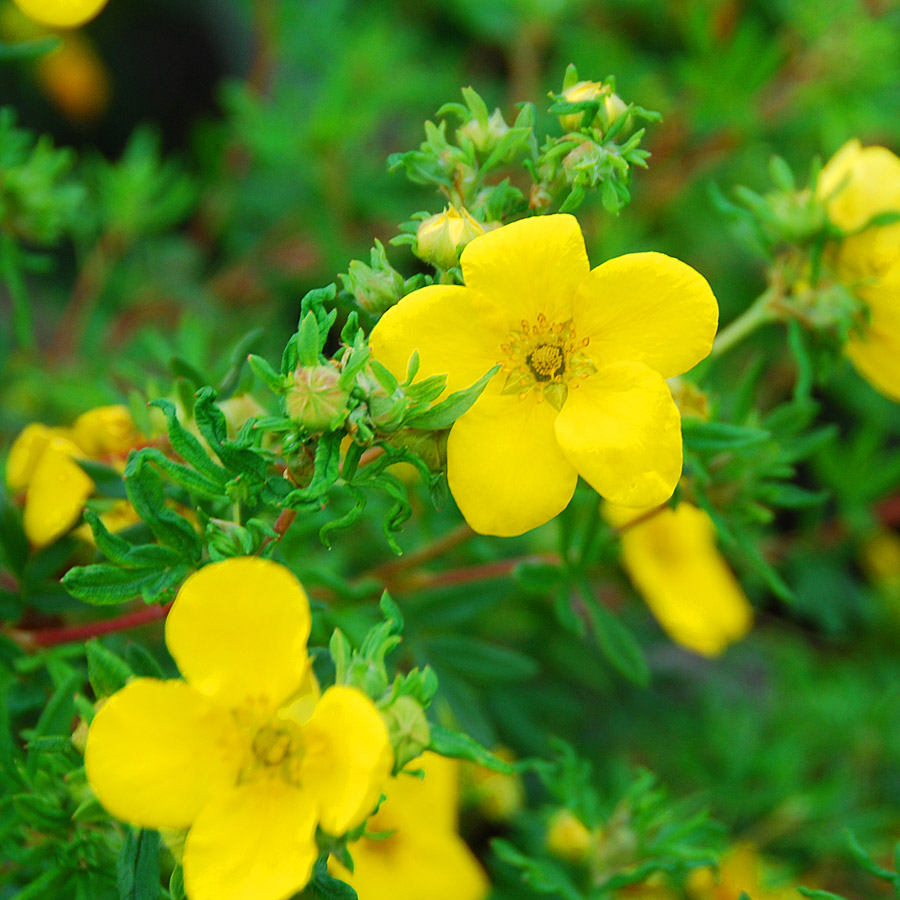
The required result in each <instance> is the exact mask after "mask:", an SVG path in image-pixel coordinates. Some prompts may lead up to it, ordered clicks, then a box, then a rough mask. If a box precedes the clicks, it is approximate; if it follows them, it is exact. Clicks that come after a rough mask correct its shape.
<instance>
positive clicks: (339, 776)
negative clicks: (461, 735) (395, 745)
mask: <svg viewBox="0 0 900 900" xmlns="http://www.w3.org/2000/svg"><path fill="white" fill-rule="evenodd" d="M303 740H304V743H305V746H306V755H305V756H304V758H303V765H302V768H301V774H300V778H301V783H302V785H303V790H304V791H305V792H307V793H308V794H309V795H310V796H311V797H312V798H313V800H314V801H315V803H316V804H317V806H318V810H319V823H320V824H321V826H322V828H323V829H325V831H327V832H328V833H329V834H333V835H341V834H343V833H344V832H345V831H348V830H349V829H351V828H355V827H356V826H357V825H359V824H360V823H361V822H363V821H364V820H365V818H366V816H368V815H369V813H371V812H372V809H373V808H374V806H375V804H376V803H377V802H378V798H379V796H380V795H381V791H382V789H383V788H384V786H385V784H386V783H387V780H388V777H389V776H390V773H391V768H392V766H393V764H394V757H393V753H392V752H391V747H390V744H389V742H388V733H387V728H386V727H385V724H384V722H383V721H382V719H381V716H380V715H379V714H378V710H377V709H376V708H375V704H374V703H372V701H371V700H370V699H369V698H368V697H366V695H365V694H363V693H362V692H361V691H358V690H357V689H356V688H352V687H344V686H341V685H339V686H337V687H332V688H329V689H328V690H327V691H325V693H324V694H323V695H322V699H321V700H320V701H319V703H318V705H317V706H316V710H315V712H314V713H313V714H312V716H311V717H310V719H309V721H308V722H307V723H306V724H305V725H304V726H303Z"/></svg>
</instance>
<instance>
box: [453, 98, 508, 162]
mask: <svg viewBox="0 0 900 900" xmlns="http://www.w3.org/2000/svg"><path fill="white" fill-rule="evenodd" d="M508 131H509V125H507V124H506V120H505V119H504V118H503V113H502V112H500V110H499V109H495V110H494V111H493V112H492V113H491V116H490V118H489V119H486V120H484V121H480V120H479V119H477V118H472V119H469V121H468V122H466V123H465V124H464V125H460V127H459V128H457V129H456V133H457V134H458V135H465V136H466V137H467V138H468V139H469V140H470V141H471V142H472V143H473V144H474V145H475V149H476V150H477V151H478V152H479V153H483V154H488V153H490V152H491V151H492V150H493V149H494V147H496V146H497V144H499V143H500V141H501V140H502V139H503V136H504V135H505V134H506V133H507V132H508Z"/></svg>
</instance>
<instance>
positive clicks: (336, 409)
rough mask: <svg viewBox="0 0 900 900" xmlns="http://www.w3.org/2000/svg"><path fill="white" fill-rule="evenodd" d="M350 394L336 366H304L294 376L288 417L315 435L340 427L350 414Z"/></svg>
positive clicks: (289, 397) (287, 402) (286, 400)
mask: <svg viewBox="0 0 900 900" xmlns="http://www.w3.org/2000/svg"><path fill="white" fill-rule="evenodd" d="M349 399H350V392H349V391H348V390H347V389H346V388H345V387H344V386H343V385H342V384H341V374H340V372H338V370H337V369H335V368H334V367H333V366H301V367H300V368H299V369H295V370H294V372H293V373H292V375H291V384H290V386H289V387H288V390H287V393H286V394H285V398H284V403H285V409H286V411H287V414H288V415H289V416H290V417H291V418H292V419H293V420H294V421H295V422H296V423H297V424H298V425H302V426H303V427H304V428H305V429H306V430H307V431H311V432H314V433H318V432H323V431H330V430H331V429H333V428H337V427H338V425H340V424H341V422H343V420H344V418H345V417H346V415H347V401H348V400H349Z"/></svg>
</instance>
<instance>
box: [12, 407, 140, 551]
mask: <svg viewBox="0 0 900 900" xmlns="http://www.w3.org/2000/svg"><path fill="white" fill-rule="evenodd" d="M139 439H140V435H139V434H138V432H137V430H136V429H135V427H134V423H133V422H132V420H131V416H130V414H129V412H128V410H127V409H126V408H125V407H124V406H101V407H98V408H97V409H93V410H90V411H89V412H86V413H84V414H82V415H80V416H79V417H78V418H77V419H76V420H75V422H74V423H73V425H72V427H71V428H48V427H47V426H46V425H41V424H39V423H34V424H31V425H28V426H26V427H25V428H24V429H23V431H22V432H21V434H20V435H19V436H18V437H17V438H16V440H15V441H14V442H13V445H12V447H11V448H10V451H9V457H8V458H7V461H6V484H7V486H8V487H9V489H10V491H12V492H13V493H23V492H24V494H25V512H24V517H23V518H24V522H23V524H24V527H25V534H26V535H27V536H28V540H29V541H31V543H32V544H34V545H35V546H36V547H46V546H47V545H48V544H52V543H53V542H54V541H55V540H57V539H59V538H60V537H62V536H63V535H64V534H65V533H66V532H67V531H68V530H69V529H70V528H72V526H73V525H75V523H76V522H77V521H78V520H79V519H80V518H81V513H82V510H83V509H84V504H85V502H86V501H87V499H88V497H90V495H91V494H92V493H93V490H94V482H93V481H92V480H91V479H90V477H89V476H88V475H87V473H86V472H85V471H84V469H82V468H81V466H79V465H78V463H77V461H76V460H78V459H85V458H87V459H98V458H103V457H109V456H119V457H122V456H124V455H125V454H127V452H128V450H129V449H130V448H131V447H133V446H134V445H135V444H136V443H137V442H138V441H139Z"/></svg>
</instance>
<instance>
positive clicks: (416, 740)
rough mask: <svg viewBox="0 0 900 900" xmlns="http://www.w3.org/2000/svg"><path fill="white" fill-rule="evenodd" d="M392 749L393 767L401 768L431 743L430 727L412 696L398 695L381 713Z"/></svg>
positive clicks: (423, 712) (419, 705)
mask: <svg viewBox="0 0 900 900" xmlns="http://www.w3.org/2000/svg"><path fill="white" fill-rule="evenodd" d="M382 716H383V717H384V720H385V724H386V725H387V728H388V734H389V735H390V740H391V747H392V748H393V750H394V759H395V760H396V762H395V767H396V768H397V769H402V768H403V767H404V766H405V765H406V764H407V763H408V762H410V761H411V760H414V759H415V758H416V757H417V756H419V755H420V754H421V753H422V751H423V750H425V748H426V747H427V746H428V745H429V744H430V743H431V729H430V728H429V727H428V720H427V719H426V718H425V711H424V710H423V709H422V706H421V704H419V703H417V702H416V701H415V700H414V699H413V698H412V697H408V696H404V697H398V698H397V699H396V700H395V701H394V702H393V703H392V704H391V705H390V706H389V707H388V708H387V709H385V710H384V711H383V713H382Z"/></svg>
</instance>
